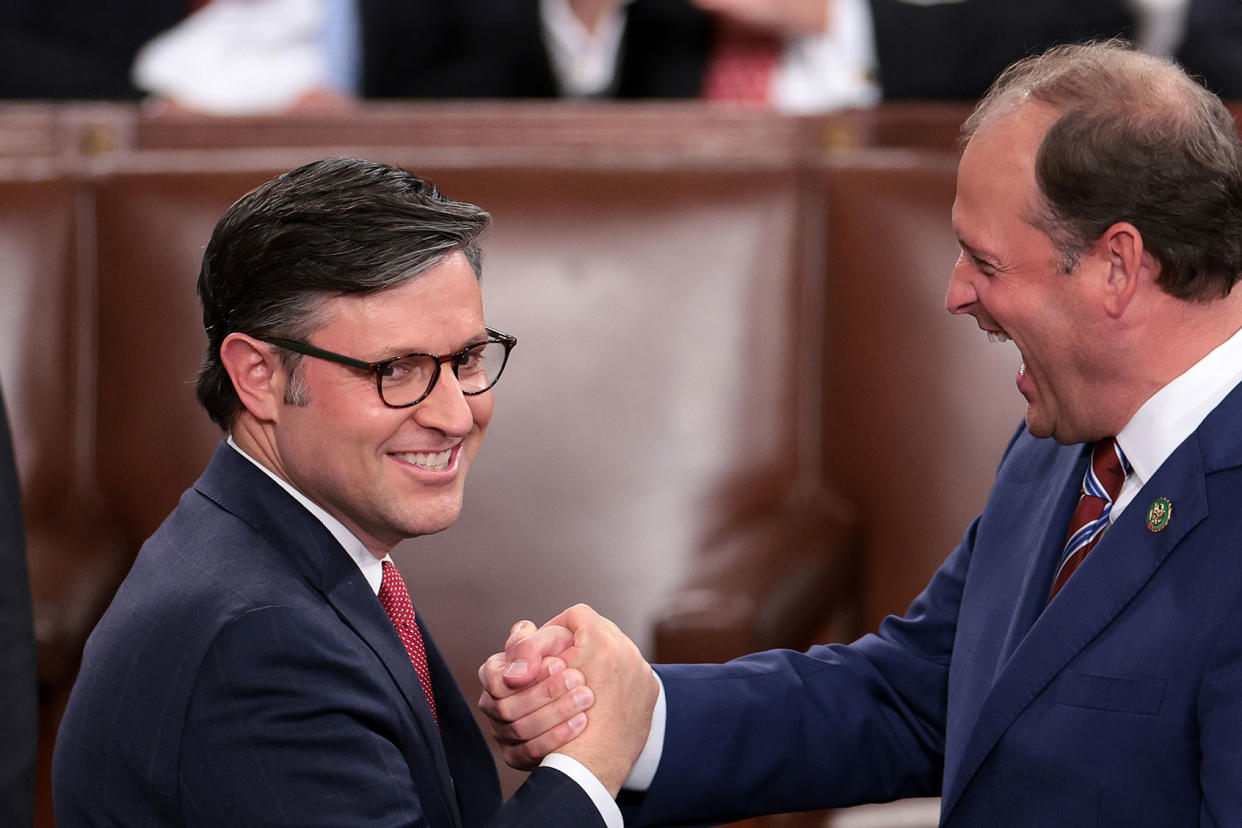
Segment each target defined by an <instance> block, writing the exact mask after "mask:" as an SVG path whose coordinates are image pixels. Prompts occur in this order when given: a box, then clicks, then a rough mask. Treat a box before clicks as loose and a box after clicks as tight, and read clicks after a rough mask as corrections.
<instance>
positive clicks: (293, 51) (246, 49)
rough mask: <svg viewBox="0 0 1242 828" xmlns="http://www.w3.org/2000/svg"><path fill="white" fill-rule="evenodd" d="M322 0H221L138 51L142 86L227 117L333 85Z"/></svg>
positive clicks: (270, 108) (279, 106)
mask: <svg viewBox="0 0 1242 828" xmlns="http://www.w3.org/2000/svg"><path fill="white" fill-rule="evenodd" d="M324 17H325V15H324V7H323V2H322V0H213V2H211V3H208V4H207V5H206V6H204V7H203V8H202V9H200V10H199V11H197V12H195V13H194V14H192V15H190V16H189V17H187V18H186V19H185V20H184V21H182V22H181V23H180V24H178V25H177V26H175V27H173V28H172V29H169V30H168V31H166V32H164V33H163V34H160V35H158V36H157V37H155V38H154V39H152V40H151V41H150V42H149V43H147V44H146V45H145V46H144V47H143V48H142V50H141V51H140V52H139V53H138V57H137V59H136V60H135V62H134V68H133V72H132V75H133V80H134V83H135V85H137V86H138V88H139V89H142V90H144V91H146V92H148V93H150V94H153V95H160V96H164V97H168V98H172V99H174V100H176V101H178V102H180V103H182V104H184V105H186V106H189V107H193V108H195V109H200V110H203V111H205V112H212V113H216V114H220V115H245V114H254V113H263V112H278V111H281V110H283V109H286V108H287V107H288V106H289V105H290V104H292V103H293V102H294V101H295V100H297V98H298V97H299V96H301V95H303V94H305V93H306V92H309V91H311V90H313V89H317V88H323V87H325V86H327V85H328V76H327V72H326V67H325V58H324V48H323V47H324V42H323V24H324Z"/></svg>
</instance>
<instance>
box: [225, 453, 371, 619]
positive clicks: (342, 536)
mask: <svg viewBox="0 0 1242 828" xmlns="http://www.w3.org/2000/svg"><path fill="white" fill-rule="evenodd" d="M228 444H229V445H230V446H232V447H233V450H234V451H236V452H237V453H238V454H240V455H241V456H242V457H245V458H246V459H247V460H249V461H250V462H251V463H254V464H255V466H257V467H258V468H259V469H260V470H262V472H263V473H264V474H266V475H267V476H268V477H270V478H272V480H274V481H276V484H277V485H278V486H280V487H281V488H282V489H284V490H285V491H286V492H288V493H289V495H290V496H291V497H292V498H293V499H294V500H296V501H297V502H298V503H301V504H302V505H303V506H305V507H306V511H308V512H310V513H311V514H312V515H314V516H315V517H316V518H317V519H318V520H319V522H320V523H322V524H323V525H324V528H326V529H327V530H328V531H329V532H331V533H332V537H334V538H336V540H337V542H338V543H340V544H341V546H343V547H344V548H345V551H346V552H348V553H349V557H350V558H351V559H353V562H354V563H356V564H357V565H358V569H360V570H362V576H363V577H364V578H366V579H367V584H369V585H370V587H371V591H372V592H374V593H375V594H376V595H379V589H380V582H381V581H383V579H384V561H387V560H391V557H390V556H388V555H385V556H384V557H383V558H377V557H375V556H374V555H373V554H371V550H369V549H367V548H366V547H365V546H364V545H363V544H362V541H360V540H358V538H357V537H356V536H355V535H354V533H353V532H351V531H349V530H348V529H346V528H345V524H343V523H341V522H340V521H339V520H337V519H336V518H334V517H332V515H330V514H328V513H327V512H325V511H324V510H323V508H322V507H320V506H319V504H317V503H315V502H314V501H312V500H310V499H309V498H308V497H307V496H306V495H304V494H302V493H301V492H299V491H298V490H297V489H295V488H293V486H291V485H289V481H287V480H285V479H283V478H281V477H279V476H278V475H276V473H275V472H273V471H272V470H271V469H269V468H268V467H267V466H265V465H263V464H262V463H260V462H259V461H258V460H255V459H254V458H253V457H251V456H250V455H249V454H247V453H246V452H244V451H242V449H241V447H240V446H238V445H237V443H235V442H233V435H231V434H230V435H229V439H228Z"/></svg>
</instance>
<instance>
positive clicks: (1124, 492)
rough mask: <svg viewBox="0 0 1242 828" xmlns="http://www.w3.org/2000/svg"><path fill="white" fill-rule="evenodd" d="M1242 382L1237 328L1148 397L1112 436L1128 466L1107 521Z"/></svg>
mask: <svg viewBox="0 0 1242 828" xmlns="http://www.w3.org/2000/svg"><path fill="white" fill-rule="evenodd" d="M1239 382H1242V330H1240V331H1238V332H1237V333H1235V334H1234V335H1233V336H1231V337H1229V339H1227V340H1225V341H1224V342H1223V343H1221V344H1220V345H1218V346H1216V348H1215V349H1213V350H1212V352H1211V353H1209V354H1208V355H1207V356H1205V357H1204V358H1203V359H1201V360H1199V361H1198V362H1196V363H1195V364H1194V365H1192V366H1191V367H1190V368H1189V369H1187V371H1186V372H1185V373H1183V374H1182V375H1181V376H1179V377H1177V378H1176V379H1174V380H1173V381H1172V382H1170V383H1169V384H1168V385H1166V386H1165V387H1164V388H1161V389H1160V390H1159V391H1157V392H1156V393H1155V394H1153V395H1152V396H1151V398H1150V399H1148V400H1147V402H1145V403H1143V405H1142V406H1140V407H1139V410H1138V411H1136V412H1135V413H1134V416H1133V417H1131V418H1130V422H1128V423H1126V425H1125V428H1123V429H1121V432H1120V433H1119V434H1118V435H1117V442H1118V444H1120V445H1121V450H1122V451H1124V452H1125V455H1126V459H1128V460H1129V461H1130V465H1131V466H1132V467H1133V468H1132V469H1131V472H1130V474H1129V476H1127V477H1126V482H1125V484H1124V485H1123V486H1122V487H1121V494H1120V495H1118V497H1117V502H1116V503H1115V504H1113V509H1112V514H1111V515H1110V520H1111V521H1115V520H1116V519H1117V516H1118V515H1119V514H1120V513H1121V511H1122V510H1123V509H1124V508H1125V507H1126V504H1128V503H1129V502H1130V501H1131V500H1133V499H1134V496H1135V495H1137V494H1138V492H1139V489H1141V488H1143V484H1145V483H1146V482H1147V481H1148V480H1150V479H1151V477H1152V475H1154V474H1155V473H1156V471H1157V470H1158V469H1159V468H1160V466H1161V465H1162V464H1163V463H1164V461H1165V460H1167V459H1168V458H1169V455H1170V454H1172V453H1173V451H1174V450H1175V449H1176V448H1177V447H1178V446H1180V445H1181V444H1182V443H1183V442H1184V441H1185V440H1186V438H1187V437H1189V436H1190V435H1191V434H1193V433H1194V431H1195V429H1197V428H1198V427H1199V425H1200V424H1201V423H1202V422H1203V420H1204V418H1206V417H1207V415H1208V414H1210V413H1211V412H1212V409H1214V408H1216V406H1218V405H1220V402H1221V400H1223V399H1224V398H1225V397H1226V396H1227V395H1228V394H1229V392H1230V391H1232V390H1233V388H1234V386H1236V385H1237V384H1238V383H1239Z"/></svg>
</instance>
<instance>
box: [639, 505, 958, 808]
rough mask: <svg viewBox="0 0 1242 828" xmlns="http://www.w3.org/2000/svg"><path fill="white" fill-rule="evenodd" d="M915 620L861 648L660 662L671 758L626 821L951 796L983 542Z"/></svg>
mask: <svg viewBox="0 0 1242 828" xmlns="http://www.w3.org/2000/svg"><path fill="white" fill-rule="evenodd" d="M972 536H973V529H972V532H971V533H970V534H968V535H967V539H966V541H965V542H963V544H962V545H961V546H959V547H958V549H957V550H956V551H955V552H954V553H953V554H952V555H951V556H950V558H949V559H948V561H947V562H946V563H945V564H944V565H943V566H942V567H941V569H940V571H939V572H937V574H936V576H935V577H934V578H933V580H932V582H931V584H930V585H929V586H928V587H927V589H926V590H925V591H924V592H923V594H922V595H920V596H919V597H918V598H917V599H916V600H915V602H914V603H913V604H912V605H911V607H910V610H909V612H908V613H907V614H906V616H905V617H903V618H889V619H887V620H886V621H885V622H884V623H883V624H882V625H881V627H880V629H879V631H878V632H877V633H876V634H873V635H867V636H864V637H863V638H862V639H860V640H858V641H857V642H855V643H854V644H852V645H849V646H845V645H828V646H820V647H813V648H811V649H810V650H808V651H807V652H806V653H796V652H793V651H791V650H773V651H769V652H765V653H758V654H755V655H751V656H746V657H745V658H740V659H736V660H734V661H731V662H729V663H727V664H724V665H718V664H717V665H664V666H659V667H657V670H658V672H659V674H660V678H661V680H662V681H663V682H664V688H665V693H666V698H667V702H668V722H667V729H666V732H665V741H664V752H663V755H662V758H661V761H660V768H659V771H658V773H657V774H656V777H655V780H654V781H653V783H652V786H651V788H650V790H649V791H648V792H647V794H646V796H644V797H642V798H641V800H640V802H639V804H638V806H637V808H635V809H632V810H631V809H629V808H627V822H626V824H627V825H672V824H678V823H683V822H708V821H725V820H734V819H741V818H745V817H748V816H754V815H758V814H764V813H777V812H783V811H796V810H810V809H815V808H826V807H838V806H843V805H849V804H855V803H858V802H867V801H885V800H889V799H894V798H898V797H905V796H933V795H936V794H937V793H939V789H940V782H941V776H942V773H943V766H944V730H945V709H946V702H947V685H948V671H949V662H950V658H951V656H952V650H953V636H954V629H955V625H956V618H957V610H958V603H959V601H960V598H961V594H962V585H963V583H964V581H965V577H966V570H967V567H968V565H969V553H970V539H971V537H972Z"/></svg>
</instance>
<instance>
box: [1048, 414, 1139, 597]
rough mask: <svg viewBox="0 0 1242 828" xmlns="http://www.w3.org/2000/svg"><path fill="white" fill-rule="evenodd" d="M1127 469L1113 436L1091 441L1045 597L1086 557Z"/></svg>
mask: <svg viewBox="0 0 1242 828" xmlns="http://www.w3.org/2000/svg"><path fill="white" fill-rule="evenodd" d="M1129 472H1130V461H1129V460H1127V459H1126V455H1125V452H1123V451H1122V450H1121V446H1120V445H1118V444H1117V440H1116V438H1113V437H1109V438H1107V439H1105V440H1101V441H1100V442H1098V443H1096V444H1095V448H1094V449H1092V451H1091V465H1089V466H1088V467H1087V471H1086V473H1085V474H1084V475H1083V478H1082V494H1081V495H1080V496H1079V498H1078V506H1077V507H1075V509H1074V515H1073V517H1072V518H1070V526H1069V533H1068V536H1067V537H1066V539H1065V547H1064V549H1062V551H1061V565H1060V566H1059V567H1058V569H1057V574H1056V577H1055V578H1054V579H1053V581H1052V592H1051V593H1050V594H1049V596H1048V600H1049V601H1051V600H1052V598H1053V597H1055V596H1056V594H1057V593H1058V592H1059V591H1060V590H1061V587H1063V586H1064V585H1065V582H1066V581H1067V580H1069V576H1070V575H1072V574H1073V573H1074V570H1076V569H1077V568H1078V567H1079V566H1080V565H1081V564H1082V562H1083V560H1084V559H1086V557H1087V553H1089V552H1090V551H1091V550H1092V549H1093V548H1095V544H1096V541H1098V540H1099V539H1100V535H1101V534H1103V532H1104V530H1105V528H1107V527H1108V522H1109V515H1110V514H1111V513H1112V508H1113V503H1114V502H1115V501H1116V500H1117V496H1118V495H1119V494H1121V486H1122V484H1123V483H1125V479H1126V475H1127V474H1129Z"/></svg>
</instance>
